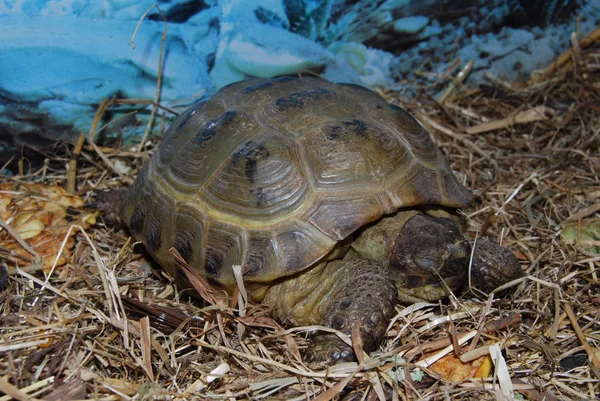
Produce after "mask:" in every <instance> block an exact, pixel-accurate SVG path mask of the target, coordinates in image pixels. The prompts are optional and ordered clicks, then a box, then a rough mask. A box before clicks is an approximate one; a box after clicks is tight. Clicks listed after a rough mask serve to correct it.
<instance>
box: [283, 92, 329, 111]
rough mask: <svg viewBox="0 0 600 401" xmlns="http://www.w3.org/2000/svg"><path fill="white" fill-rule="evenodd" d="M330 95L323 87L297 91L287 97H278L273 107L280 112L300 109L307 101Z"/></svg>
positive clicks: (326, 97)
mask: <svg viewBox="0 0 600 401" xmlns="http://www.w3.org/2000/svg"><path fill="white" fill-rule="evenodd" d="M331 97H332V93H331V91H329V90H327V89H324V88H321V89H312V90H305V91H299V92H296V93H293V94H291V95H289V96H287V97H280V98H279V99H277V100H276V101H275V107H276V108H277V110H278V111H281V112H285V111H289V110H292V109H302V108H303V107H304V106H305V105H306V103H307V101H314V100H320V99H328V98H331Z"/></svg>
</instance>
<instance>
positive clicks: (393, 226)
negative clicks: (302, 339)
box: [263, 210, 522, 361]
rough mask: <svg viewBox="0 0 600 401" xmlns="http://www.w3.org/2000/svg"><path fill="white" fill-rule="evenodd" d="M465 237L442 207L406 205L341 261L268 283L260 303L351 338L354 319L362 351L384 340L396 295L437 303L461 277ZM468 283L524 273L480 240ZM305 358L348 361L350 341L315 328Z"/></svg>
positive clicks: (279, 315) (488, 285)
mask: <svg viewBox="0 0 600 401" xmlns="http://www.w3.org/2000/svg"><path fill="white" fill-rule="evenodd" d="M471 242H472V241H470V240H468V239H467V238H466V237H465V236H464V234H463V229H462V224H461V221H460V219H459V218H458V217H456V216H454V215H451V214H448V213H446V212H444V211H442V210H432V211H429V212H428V213H423V212H420V211H415V210H409V211H402V212H398V213H396V214H394V215H392V216H388V217H384V218H383V219H382V220H380V221H377V222H376V224H373V225H371V226H370V227H366V228H365V229H364V230H362V231H361V232H360V234H359V235H358V237H357V238H356V239H355V240H354V242H353V243H352V244H351V249H350V250H349V251H348V252H347V253H346V255H345V257H344V258H343V259H336V260H331V261H326V262H323V263H321V264H320V265H318V266H316V267H314V268H312V269H311V270H309V271H307V272H303V273H302V274H298V275H296V276H294V277H291V278H287V279H284V280H282V281H281V282H279V283H277V284H276V285H274V286H272V287H271V288H270V289H269V290H268V292H267V294H266V296H265V298H264V300H263V303H265V304H267V305H269V306H270V307H271V308H272V314H273V316H274V317H275V318H276V319H278V320H280V321H282V322H284V323H289V324H292V325H301V326H304V325H322V326H327V327H331V328H334V329H336V330H339V331H341V332H343V333H344V334H346V335H348V336H351V334H352V327H353V325H355V324H356V323H359V324H360V334H361V339H362V344H363V349H364V350H365V351H366V352H370V351H372V350H374V349H376V348H377V347H378V346H379V344H380V343H381V341H382V340H383V337H384V334H385V329H386V327H387V325H388V324H389V321H390V319H391V318H392V316H393V314H394V306H395V304H396V303H397V302H398V301H399V302H402V303H405V304H410V303H414V302H419V301H435V300H439V299H442V298H445V297H447V296H448V295H449V294H450V292H451V291H452V292H454V291H457V290H459V289H460V287H461V286H462V285H463V284H464V283H465V282H466V281H467V276H468V271H469V258H470V255H471ZM480 244H481V245H482V246H481V248H477V249H476V252H475V258H474V260H473V265H472V267H471V269H472V271H471V275H472V276H471V282H472V283H474V284H475V286H476V287H478V288H479V289H480V290H483V291H485V292H489V291H491V290H493V289H494V288H496V287H497V286H499V285H501V284H504V283H506V282H508V281H511V280H514V279H516V278H518V277H520V276H521V275H522V271H521V268H520V266H519V263H518V261H517V260H516V258H515V257H514V255H513V254H512V253H511V252H510V251H508V250H507V249H505V248H502V247H500V246H498V245H496V244H495V243H493V242H491V241H486V240H483V241H480ZM307 357H308V359H309V360H325V361H331V360H333V361H339V360H351V359H354V357H355V356H354V352H353V350H352V348H351V347H349V346H348V345H346V344H345V343H343V342H342V341H341V340H339V338H338V337H337V336H336V335H335V334H330V333H323V334H317V335H315V336H314V338H313V343H312V344H311V346H310V347H309V349H308V350H307Z"/></svg>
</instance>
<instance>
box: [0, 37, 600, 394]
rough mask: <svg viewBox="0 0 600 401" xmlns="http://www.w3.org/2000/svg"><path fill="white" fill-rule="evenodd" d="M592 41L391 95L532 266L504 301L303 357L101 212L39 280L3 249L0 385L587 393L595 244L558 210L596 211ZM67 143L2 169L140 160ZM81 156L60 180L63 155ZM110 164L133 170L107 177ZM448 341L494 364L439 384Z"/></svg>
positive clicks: (413, 318)
mask: <svg viewBox="0 0 600 401" xmlns="http://www.w3.org/2000/svg"><path fill="white" fill-rule="evenodd" d="M594 44H595V42H593V41H588V43H587V44H585V46H579V47H578V48H577V51H575V52H572V53H570V58H569V61H565V60H563V59H561V64H560V65H561V68H560V70H559V69H556V68H555V69H554V70H553V71H551V72H544V74H543V76H542V75H540V76H538V79H537V80H536V81H535V82H531V83H530V84H529V85H526V86H517V85H515V84H510V83H504V82H501V81H498V80H493V85H490V86H487V87H485V88H483V89H480V90H470V89H466V88H465V87H463V86H462V84H461V80H462V78H461V79H459V80H456V81H454V82H453V83H452V85H451V87H450V89H449V90H447V91H445V92H444V94H443V96H442V97H441V98H440V99H439V101H435V100H434V99H432V98H430V97H428V96H426V95H423V96H420V97H417V98H416V99H415V100H414V101H411V102H410V103H404V104H403V105H404V106H405V107H406V108H408V109H410V110H411V111H412V112H414V113H415V114H417V115H419V116H422V121H423V122H424V123H425V124H426V125H429V126H430V127H431V128H432V131H433V133H434V136H435V137H436V139H437V140H438V141H439V143H440V144H441V145H442V147H443V148H444V150H445V151H446V152H447V154H449V157H450V159H451V161H452V167H453V169H454V170H455V171H456V172H457V174H458V175H459V176H460V177H462V179H463V181H464V183H465V184H466V185H468V186H469V187H471V188H472V189H474V191H475V194H476V202H475V204H474V205H473V206H472V207H471V208H470V209H468V210H466V211H465V212H466V213H467V215H468V217H469V219H470V222H471V224H470V229H471V234H472V235H473V236H475V235H477V234H479V235H482V234H485V235H492V236H496V237H498V238H499V241H500V242H501V243H502V244H503V245H504V246H507V247H508V248H510V249H511V250H513V251H514V252H515V254H516V255H517V256H518V258H519V259H520V261H521V263H522V267H523V268H524V269H525V271H526V272H527V278H526V279H524V280H520V281H518V282H516V283H512V284H511V287H510V289H509V291H510V297H509V298H508V299H496V298H495V297H493V296H492V297H489V298H488V299H483V300H478V299H476V298H474V297H471V296H468V295H463V296H458V297H456V298H452V300H451V301H450V302H448V303H439V304H417V305H414V306H412V307H410V308H401V307H399V308H398V314H397V316H396V317H395V318H394V320H393V322H392V323H391V324H390V327H389V329H388V333H387V339H386V341H385V343H384V344H383V345H382V347H381V350H380V351H378V352H376V353H373V354H372V355H370V356H367V355H364V356H363V355H362V348H361V346H360V344H354V346H355V349H356V350H357V353H358V355H360V358H359V360H360V362H359V363H347V364H340V365H336V366H325V365H323V364H316V365H310V366H309V365H307V364H305V363H303V362H302V359H301V352H300V350H301V349H302V348H303V347H305V346H306V345H307V341H306V339H305V335H304V334H305V333H306V332H307V331H309V330H310V329H312V328H299V329H288V330H284V329H283V328H281V327H280V326H279V324H277V323H276V322H274V321H273V320H271V319H270V318H268V317H267V316H266V314H265V311H264V310H263V309H262V308H261V307H260V306H256V305H251V304H250V305H246V308H245V313H244V314H242V316H241V315H240V314H239V313H238V311H237V310H236V309H235V307H234V306H235V305H226V304H225V303H224V302H217V301H215V302H214V303H213V304H208V303H207V304H206V305H202V304H200V303H198V302H192V301H189V300H188V299H187V298H186V297H185V296H184V294H182V293H180V292H179V290H178V289H177V288H175V287H174V286H173V285H172V284H170V283H169V281H168V280H167V279H166V278H165V277H161V276H159V275H158V274H157V273H156V271H154V270H152V269H151V268H150V266H149V262H148V260H147V258H146V257H145V256H144V254H143V253H141V252H140V250H141V248H140V247H139V246H137V245H135V244H132V243H131V242H130V241H129V240H128V238H127V235H126V234H125V233H124V232H123V231H115V230H114V229H111V228H106V227H103V226H101V225H98V226H96V227H93V228H90V229H87V230H85V231H84V230H83V229H80V230H79V232H78V234H77V237H76V239H77V241H76V245H75V249H74V252H73V255H72V256H71V258H70V260H69V261H68V263H67V264H66V265H65V266H63V267H61V268H60V269H56V271H55V272H54V274H52V275H50V276H48V277H46V278H45V279H44V278H41V277H42V276H41V275H40V274H41V273H40V272H35V271H32V272H28V271H29V270H28V269H27V266H24V267H21V268H17V267H16V266H15V264H14V263H12V262H10V260H8V261H7V260H5V261H4V262H3V263H4V265H5V267H8V270H9V273H10V280H9V287H8V289H7V290H5V291H4V292H2V293H0V306H1V308H2V316H1V317H0V355H1V357H0V392H2V393H4V394H5V396H4V397H0V401H3V400H9V399H18V400H35V399H41V398H43V399H47V400H53V399H55V400H58V399H63V400H66V399H85V398H93V399H98V400H121V399H122V400H129V399H132V400H134V399H135V400H163V399H164V400H167V399H169V400H183V399H188V400H192V399H227V400H233V399H238V400H239V399H292V400H331V399H366V400H376V399H380V400H382V399H392V400H417V399H419V400H442V399H457V400H467V399H474V398H477V399H490V400H501V399H507V398H511V397H520V398H519V399H524V398H528V399H532V400H543V399H545V400H556V399H586V398H587V399H598V397H600V363H599V359H600V345H599V343H600V323H599V322H600V283H599V281H598V266H599V263H600V255H598V254H595V253H590V252H589V251H586V250H585V249H584V248H583V247H582V246H581V245H577V244H574V245H569V244H566V243H565V242H563V241H562V240H561V236H560V232H561V230H562V228H563V227H564V225H565V224H566V223H568V222H573V221H575V222H577V224H579V225H582V226H583V225H585V224H587V222H589V221H590V219H592V218H598V217H600V216H599V209H600V207H599V199H600V179H599V177H598V170H599V169H600V156H599V153H600V152H598V150H599V146H600V145H599V144H600V123H599V121H600V119H599V115H600V101H599V99H600V85H599V84H598V82H600V47H598V46H594ZM541 76H542V78H540V77H541ZM422 93H427V88H424V90H423V91H422ZM386 95H387V96H388V97H389V98H390V99H391V100H392V101H396V102H399V101H400V100H399V99H398V96H397V94H393V93H388V94H386ZM62 149H63V153H62V155H58V156H52V157H49V158H48V160H47V162H46V164H45V167H44V169H43V170H40V171H36V172H33V173H32V174H29V175H26V176H25V175H19V176H15V177H12V178H10V179H9V178H3V179H2V180H3V181H11V182H18V181H27V182H43V183H55V184H59V185H64V186H66V185H67V183H68V182H69V183H71V184H70V185H73V184H76V185H73V186H71V187H70V188H71V189H72V190H74V191H76V192H77V193H78V194H80V195H82V196H86V194H87V193H88V191H90V190H92V189H95V188H100V187H114V186H119V185H122V181H127V180H130V178H129V177H130V176H131V175H132V174H133V173H134V172H135V171H136V169H137V168H139V167H140V165H141V164H142V162H143V160H144V158H145V157H144V156H145V154H142V153H136V152H132V151H127V152H125V151H120V150H117V151H115V150H114V149H113V150H112V151H110V152H103V158H107V159H109V161H110V166H113V167H111V168H108V169H107V165H106V164H105V163H104V162H103V161H102V160H101V159H100V158H99V157H98V156H97V154H96V153H95V152H94V150H93V149H92V148H91V146H82V143H80V144H79V145H78V146H77V148H76V151H75V152H74V153H73V152H71V151H69V150H67V151H66V153H65V147H63V148H62ZM152 149H153V145H150V151H152ZM106 150H107V149H104V151H106ZM77 155H78V160H77V163H73V162H72V163H71V164H70V167H69V169H70V175H69V177H70V179H68V178H67V177H68V174H67V171H65V170H64V166H65V165H66V164H67V163H68V161H69V159H74V158H76V157H77ZM116 162H118V164H124V165H126V166H128V167H130V168H132V171H133V173H130V175H129V176H128V177H123V178H126V179H125V180H124V179H123V178H121V179H119V178H118V177H119V176H123V175H124V173H122V172H118V171H117V170H116V167H114V166H115V165H117V163H116ZM76 164H77V171H76V174H75V173H74V172H73V171H74V167H75V165H76ZM113 169H114V170H113ZM34 270H35V269H34ZM213 295H214V294H213ZM217 299H218V298H217ZM235 300H236V301H237V298H236V299H235ZM240 300H243V297H241V298H240ZM462 344H465V346H462ZM461 347H462V348H461ZM446 354H451V355H452V354H454V355H456V356H458V357H459V358H460V359H462V360H463V361H467V362H468V361H471V360H473V359H475V358H480V357H484V358H485V357H487V355H490V356H491V358H492V360H493V362H494V367H493V369H492V373H491V376H490V377H486V378H478V379H466V380H463V381H461V382H450V381H448V380H446V379H444V378H443V377H440V376H439V375H438V374H437V373H435V371H434V369H432V368H431V367H430V366H429V365H430V363H429V361H430V360H433V359H438V358H441V357H443V356H444V355H446ZM353 397H355V398H353Z"/></svg>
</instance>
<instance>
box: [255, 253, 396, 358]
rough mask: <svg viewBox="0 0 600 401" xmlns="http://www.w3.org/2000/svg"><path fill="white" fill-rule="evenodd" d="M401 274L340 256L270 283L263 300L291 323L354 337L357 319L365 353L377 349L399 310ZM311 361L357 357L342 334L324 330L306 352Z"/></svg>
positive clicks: (275, 312)
mask: <svg viewBox="0 0 600 401" xmlns="http://www.w3.org/2000/svg"><path fill="white" fill-rule="evenodd" d="M396 299H397V289H396V278H395V277H394V275H393V274H392V273H391V271H390V270H389V269H386V268H384V267H383V266H381V265H380V264H378V263H376V262H373V261H370V260H366V259H361V258H356V259H351V260H335V261H331V262H327V263H326V264H323V265H320V266H317V267H315V268H313V270H311V271H309V272H303V273H302V274H300V275H298V276H296V277H292V278H290V279H287V280H285V281H283V282H282V283H280V284H277V285H275V286H274V287H272V288H270V289H269V291H268V292H267V295H266V297H265V299H264V301H263V303H266V304H267V305H269V306H271V308H272V314H273V316H274V317H275V318H276V319H278V320H280V321H282V322H284V323H286V322H287V323H289V324H292V325H296V326H298V325H300V326H304V325H322V326H326V327H331V328H333V329H336V330H339V331H341V332H343V333H344V334H346V335H348V336H349V337H351V335H352V328H353V326H354V324H355V323H356V322H358V323H359V325H360V336H361V339H362V345H363V349H364V350H365V351H366V352H370V351H373V350H374V349H376V348H377V347H378V346H379V344H380V343H381V341H382V340H383V337H384V334H385V329H386V327H387V325H388V323H389V321H390V319H391V317H392V315H393V313H394V306H395V304H396ZM305 355H306V357H307V359H308V360H326V361H334V362H335V361H339V360H352V359H355V358H354V352H353V350H352V348H351V347H350V346H348V345H347V344H345V343H344V342H343V341H341V340H340V339H339V337H338V336H337V335H335V334H332V333H325V332H320V333H318V334H316V335H314V336H313V338H312V341H311V344H310V346H309V349H307V351H306V353H305Z"/></svg>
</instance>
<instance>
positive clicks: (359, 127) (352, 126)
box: [344, 120, 369, 139]
mask: <svg viewBox="0 0 600 401" xmlns="http://www.w3.org/2000/svg"><path fill="white" fill-rule="evenodd" d="M344 127H346V130H348V131H350V132H352V133H353V134H355V135H357V136H359V137H361V138H364V139H366V138H368V137H369V135H367V129H368V126H367V124H365V123H364V122H362V121H360V120H352V121H344Z"/></svg>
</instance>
